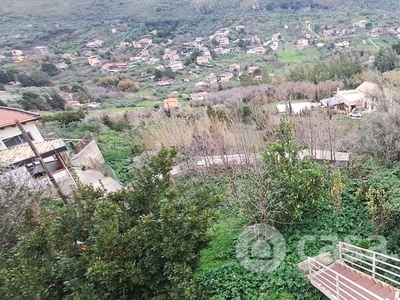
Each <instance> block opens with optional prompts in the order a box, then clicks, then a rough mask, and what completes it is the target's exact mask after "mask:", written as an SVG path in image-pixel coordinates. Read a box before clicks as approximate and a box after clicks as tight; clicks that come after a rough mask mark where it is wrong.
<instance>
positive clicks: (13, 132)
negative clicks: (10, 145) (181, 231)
mask: <svg viewBox="0 0 400 300" xmlns="http://www.w3.org/2000/svg"><path fill="white" fill-rule="evenodd" d="M22 127H24V129H25V131H26V132H29V133H30V134H31V136H32V138H33V142H34V143H38V142H43V137H42V135H41V134H40V132H39V130H38V129H37V128H36V122H28V123H26V124H23V125H22ZM20 134H22V133H21V131H20V130H19V128H18V127H17V126H14V127H6V128H4V129H0V150H5V149H7V147H6V146H5V145H4V143H3V140H4V139H7V138H10V137H13V136H17V135H20Z"/></svg>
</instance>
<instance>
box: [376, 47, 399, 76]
mask: <svg viewBox="0 0 400 300" xmlns="http://www.w3.org/2000/svg"><path fill="white" fill-rule="evenodd" d="M398 66H399V58H398V56H397V53H396V51H395V49H392V48H381V49H379V52H378V54H377V55H376V57H375V62H374V67H375V68H376V69H377V70H378V71H379V72H381V73H383V72H387V71H391V70H393V69H395V68H396V67H398Z"/></svg>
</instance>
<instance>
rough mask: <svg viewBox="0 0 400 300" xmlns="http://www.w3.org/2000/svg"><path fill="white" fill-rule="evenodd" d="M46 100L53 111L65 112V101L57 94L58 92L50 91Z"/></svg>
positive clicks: (46, 95) (45, 96)
mask: <svg viewBox="0 0 400 300" xmlns="http://www.w3.org/2000/svg"><path fill="white" fill-rule="evenodd" d="M44 98H45V99H46V102H47V104H48V106H49V107H50V108H51V109H55V110H64V108H65V100H64V99H63V98H62V97H61V96H60V95H59V94H58V93H57V91H55V90H52V91H50V92H49V93H48V94H45V95H44Z"/></svg>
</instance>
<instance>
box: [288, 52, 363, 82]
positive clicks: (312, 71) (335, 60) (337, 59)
mask: <svg viewBox="0 0 400 300" xmlns="http://www.w3.org/2000/svg"><path fill="white" fill-rule="evenodd" d="M362 69H363V67H362V64H361V62H360V58H359V56H358V55H357V54H356V53H343V52H341V53H339V54H338V55H336V56H334V57H332V58H331V59H329V60H327V61H325V62H320V63H317V64H313V65H304V64H301V65H298V66H297V67H296V68H294V69H292V70H291V71H290V73H289V75H288V79H289V80H291V81H309V82H314V83H319V82H323V81H326V80H348V79H350V78H351V77H352V76H354V75H356V74H358V73H360V72H361V71H362Z"/></svg>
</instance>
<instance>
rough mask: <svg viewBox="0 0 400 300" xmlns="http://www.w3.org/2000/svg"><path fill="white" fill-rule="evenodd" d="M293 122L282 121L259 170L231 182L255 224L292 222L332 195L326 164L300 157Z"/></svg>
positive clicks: (244, 208)
mask: <svg viewBox="0 0 400 300" xmlns="http://www.w3.org/2000/svg"><path fill="white" fill-rule="evenodd" d="M300 150H301V148H300V146H299V145H298V144H297V142H296V140H295V133H294V129H293V124H292V123H290V122H287V121H284V120H282V121H281V123H280V125H279V127H278V128H277V130H276V141H275V142H271V143H269V144H268V148H267V151H265V152H264V154H263V160H262V162H261V164H260V165H258V167H257V169H255V170H252V171H251V172H246V173H244V174H242V175H241V177H239V179H240V181H237V182H236V181H233V182H232V192H233V195H234V197H235V198H236V199H237V201H236V202H235V205H238V206H239V211H240V212H241V213H242V214H243V215H244V216H245V218H246V219H248V220H251V221H252V222H253V223H259V222H263V223H267V224H274V225H278V224H288V223H289V224H290V223H293V222H294V221H297V220H301V219H302V218H303V215H304V214H307V213H309V212H310V211H313V210H314V209H316V208H318V207H319V206H321V205H324V204H325V203H326V202H327V200H328V199H329V198H330V196H329V192H330V185H331V182H330V180H329V172H328V169H327V167H325V166H321V165H319V164H317V163H315V162H312V161H311V160H310V159H308V158H300V157H299V152H300Z"/></svg>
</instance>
